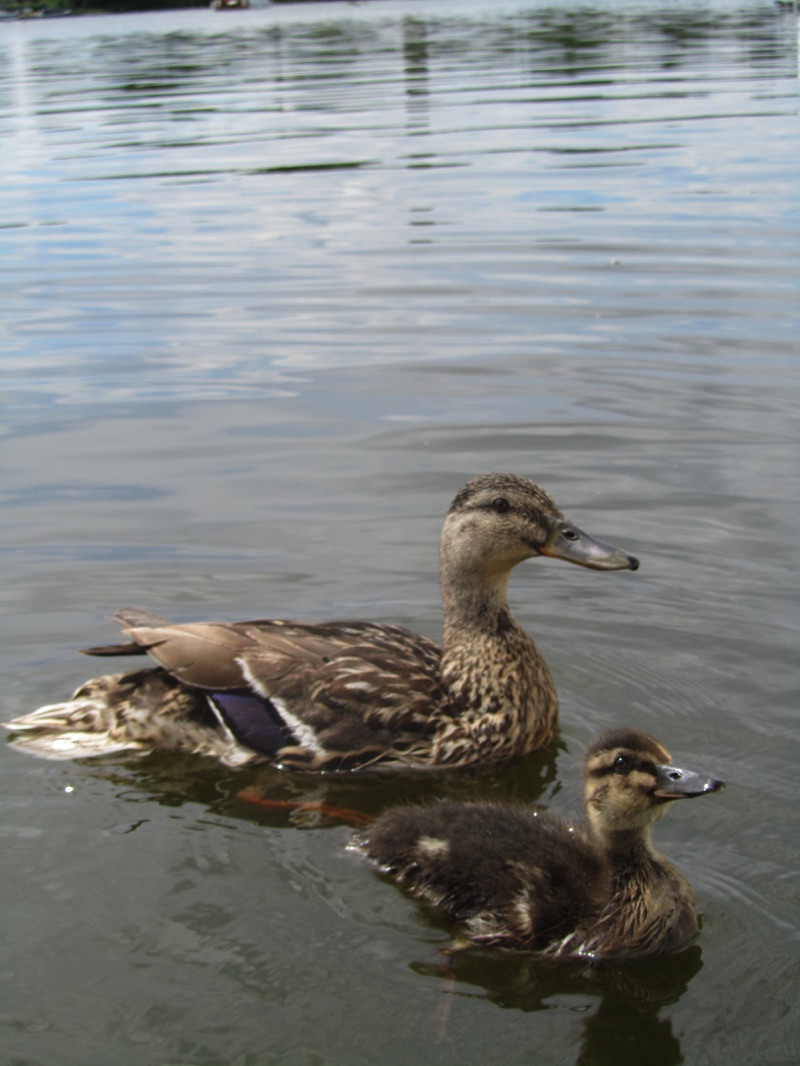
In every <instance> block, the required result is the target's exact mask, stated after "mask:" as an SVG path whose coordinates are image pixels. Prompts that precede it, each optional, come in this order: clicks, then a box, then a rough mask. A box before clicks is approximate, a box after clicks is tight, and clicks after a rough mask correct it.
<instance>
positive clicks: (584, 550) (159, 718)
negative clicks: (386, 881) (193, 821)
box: [8, 474, 639, 770]
mask: <svg viewBox="0 0 800 1066" xmlns="http://www.w3.org/2000/svg"><path fill="white" fill-rule="evenodd" d="M536 555H551V556H554V557H558V558H562V559H566V560H567V561H570V562H575V563H578V564H580V565H582V566H586V567H590V568H592V569H598V570H621V569H629V570H635V569H637V567H638V565H639V564H638V562H637V560H636V559H634V558H632V557H631V556H629V555H627V554H625V553H624V552H621V551H619V550H618V549H615V548H611V547H608V546H606V545H603V544H600V543H599V542H597V541H593V540H592V539H591V538H590V537H587V536H586V535H585V534H583V533H581V531H580V530H578V529H576V528H575V527H574V526H572V525H571V524H570V523H569V522H567V521H566V519H565V518H564V516H563V514H562V513H561V511H559V509H558V508H557V507H556V505H555V503H554V502H553V501H552V499H551V498H550V497H549V496H548V495H547V493H546V492H544V491H543V490H542V489H541V488H539V487H538V486H537V485H534V484H533V483H532V482H530V481H527V480H526V479H525V478H520V477H517V476H515V475H512V474H485V475H482V476H480V477H477V478H474V479H473V480H472V481H470V482H468V483H467V484H466V485H465V486H464V487H463V488H462V489H461V491H460V492H459V493H458V495H457V496H456V498H455V499H454V501H453V503H452V505H451V507H450V509H449V511H448V514H447V517H446V519H445V523H444V528H443V530H442V538H441V546H440V572H441V585H442V598H443V606H444V639H443V643H442V645H441V646H440V645H438V644H436V643H435V642H434V641H432V640H428V639H427V638H426V637H422V636H419V635H417V634H415V633H411V632H410V631H408V630H406V629H403V628H401V627H399V626H393V625H381V624H379V623H371V622H350V621H345V622H330V623H323V624H305V623H302V622H289V621H273V620H268V621H263V620H259V621H251V622H236V623H224V622H204V623H191V624H186V625H173V624H171V623H169V622H167V621H165V620H164V619H162V618H159V617H158V616H156V615H153V614H151V613H149V612H145V611H139V610H124V611H120V612H119V613H118V614H117V615H116V616H115V619H116V621H117V622H118V623H119V624H120V625H121V626H122V627H123V629H124V631H125V633H126V636H127V637H128V638H129V643H127V644H122V645H111V646H107V647H100V648H90V649H88V653H89V654H93V655H104V656H115V655H144V654H150V655H151V656H152V657H153V658H154V659H155V660H156V662H157V663H158V664H159V665H158V666H157V667H156V668H151V669H146V670H136V671H131V672H128V673H125V674H116V675H110V676H109V675H107V676H102V677H98V678H93V679H92V680H90V681H88V682H86V684H84V685H82V686H81V688H79V689H78V691H77V692H76V693H75V695H74V696H73V697H72V699H71V700H70V701H68V702H67V703H62V704H54V705H52V706H48V707H43V708H41V709H40V710H38V711H35V712H33V713H32V714H29V715H26V716H24V717H22V718H18V719H16V720H15V721H13V722H10V723H8V725H9V728H11V729H12V730H14V731H15V732H16V733H17V737H16V738H15V741H14V743H15V744H16V746H18V747H20V748H23V749H25V750H28V751H30V752H31V753H33V754H38V755H42V756H45V757H49V758H70V757H75V756H87V755H96V754H106V753H109V752H114V751H121V750H135V751H141V752H147V751H153V750H168V751H190V752H197V753H202V754H206V755H211V756H214V757H216V758H218V759H220V760H221V761H222V762H224V763H226V764H228V765H238V764H242V763H246V762H252V761H271V762H274V763H276V764H278V765H281V766H287V767H293V768H299V769H310V770H350V769H359V768H363V767H369V766H376V765H401V766H414V767H428V766H435V767H441V766H456V765H464V764H468V763H471V762H475V761H477V760H481V759H484V758H501V757H508V756H510V755H521V754H525V753H527V752H530V751H533V750H535V749H537V748H540V747H542V746H543V745H545V744H548V743H549V742H550V741H551V740H552V739H553V738H554V736H555V734H556V730H557V725H558V703H557V699H556V693H555V688H554V685H553V680H552V677H551V676H550V672H549V670H548V668H547V665H546V663H545V662H544V660H543V658H542V657H541V655H540V654H539V651H538V649H537V648H536V645H535V644H534V643H533V641H532V640H531V639H530V637H529V636H528V635H527V634H526V633H525V631H524V630H523V629H522V627H521V626H520V625H519V624H518V623H517V622H516V620H515V619H514V617H513V616H512V614H511V611H510V609H509V606H508V579H509V574H510V572H511V570H512V569H513V568H514V567H515V566H516V565H517V564H518V563H520V562H522V561H523V560H524V559H528V558H531V557H532V556H536Z"/></svg>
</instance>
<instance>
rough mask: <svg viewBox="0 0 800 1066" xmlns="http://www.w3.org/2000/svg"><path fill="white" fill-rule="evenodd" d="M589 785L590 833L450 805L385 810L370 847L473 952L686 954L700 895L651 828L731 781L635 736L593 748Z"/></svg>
mask: <svg viewBox="0 0 800 1066" xmlns="http://www.w3.org/2000/svg"><path fill="white" fill-rule="evenodd" d="M584 782H585V788H584V798H585V804H586V814H587V825H586V826H585V827H582V828H581V827H575V826H573V825H572V824H570V823H568V822H566V821H563V820H562V819H561V818H558V817H557V816H556V815H554V814H550V813H548V812H543V811H541V810H536V809H535V808H533V807H523V806H519V805H516V806H515V805H507V804H501V803H489V802H474V803H454V802H442V803H438V804H436V805H434V806H428V807H396V808H393V809H390V810H388V811H386V812H385V813H384V814H383V815H381V816H380V817H379V818H378V819H377V820H376V821H375V822H374V823H373V824H372V826H371V827H370V828H369V829H367V830H366V831H364V832H363V833H362V835H361V838H360V847H361V849H362V850H364V851H365V852H366V853H367V854H368V855H369V856H370V857H371V858H372V859H373V860H375V861H376V862H377V863H378V864H379V865H380V867H381V868H382V869H383V870H384V871H385V872H387V873H389V874H391V875H392V876H393V877H394V878H395V880H397V881H398V882H399V883H400V884H402V885H405V886H407V887H408V888H410V889H411V891H412V892H413V893H414V894H415V895H417V896H419V897H421V898H423V899H425V900H427V901H428V902H429V903H432V904H433V905H434V906H435V907H436V908H438V909H439V911H440V912H442V913H443V914H444V915H446V916H447V917H448V918H450V919H452V920H453V922H455V924H456V926H457V927H458V929H459V930H460V931H461V932H462V933H463V936H464V937H465V938H466V940H467V941H473V942H475V943H477V944H499V945H506V946H508V947H514V948H522V949H525V950H527V951H532V952H538V953H541V954H543V955H545V956H550V957H553V958H576V957H584V958H585V957H591V958H608V957H612V956H644V955H656V954H662V953H667V952H674V951H677V950H679V949H680V948H682V947H684V946H685V945H686V944H687V943H688V942H689V941H690V940H691V939H692V937H694V935H695V934H696V933H697V930H698V925H699V923H698V915H697V905H696V901H695V896H694V893H693V891H692V888H691V886H690V885H689V882H688V881H687V880H686V878H685V877H684V876H683V875H682V874H681V873H679V871H678V870H676V869H675V867H674V866H672V865H671V864H670V863H669V862H667V860H666V859H664V858H663V857H662V856H661V855H659V854H658V853H657V852H656V851H654V849H653V845H652V843H651V839H650V830H651V826H652V824H653V822H655V821H657V820H658V819H659V818H660V817H661V816H662V815H663V814H664V812H665V811H666V809H667V805H668V804H669V803H671V802H672V801H674V800H677V799H687V798H691V797H693V796H705V795H708V794H709V793H711V792H718V791H719V790H720V789H721V788H723V785H724V782H722V781H719V780H717V779H716V778H713V777H708V776H706V775H705V774H703V773H695V772H693V771H691V770H681V769H679V768H678V767H676V766H673V765H672V759H671V757H670V754H669V752H668V751H667V750H666V749H665V748H664V747H663V746H662V745H661V744H660V743H659V742H658V741H657V740H654V739H653V738H652V737H650V736H647V735H646V734H645V733H640V732H638V731H636V730H633V729H625V728H619V729H612V730H610V731H608V732H606V733H603V734H602V735H601V736H600V737H598V738H597V739H596V740H595V741H594V743H593V744H592V745H591V747H590V748H589V750H588V753H587V755H586V761H585V764H584Z"/></svg>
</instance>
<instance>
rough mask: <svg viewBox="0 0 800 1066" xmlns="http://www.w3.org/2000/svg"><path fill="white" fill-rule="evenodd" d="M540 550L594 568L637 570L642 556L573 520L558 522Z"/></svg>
mask: <svg viewBox="0 0 800 1066" xmlns="http://www.w3.org/2000/svg"><path fill="white" fill-rule="evenodd" d="M539 551H540V552H541V554H542V555H550V556H552V557H553V558H554V559H565V560H566V561H567V562H568V563H577V564H578V566H588V567H589V568H590V569H591V570H638V569H639V560H638V559H637V558H635V557H634V556H633V555H628V553H627V552H624V551H622V549H621V548H615V547H613V545H611V544H604V543H603V542H602V541H601V540H595V539H594V537H590V536H589V535H588V534H587V533H584V532H583V530H581V529H578V527H577V526H573V525H572V523H571V522H556V523H555V524H554V526H553V529H552V531H551V533H550V536H549V537H548V538H547V543H546V544H545V545H544V547H542V548H540V549H539Z"/></svg>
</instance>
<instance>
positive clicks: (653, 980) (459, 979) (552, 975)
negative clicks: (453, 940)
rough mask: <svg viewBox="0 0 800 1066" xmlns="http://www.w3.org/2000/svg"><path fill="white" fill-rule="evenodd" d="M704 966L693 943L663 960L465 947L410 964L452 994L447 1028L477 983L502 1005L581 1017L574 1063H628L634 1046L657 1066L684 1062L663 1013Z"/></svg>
mask: <svg viewBox="0 0 800 1066" xmlns="http://www.w3.org/2000/svg"><path fill="white" fill-rule="evenodd" d="M702 965H703V964H702V961H701V951H700V948H699V947H698V946H697V945H694V946H692V947H689V948H686V949H685V950H684V951H681V952H680V953H679V954H677V955H672V956H670V957H668V958H666V959H658V960H653V959H649V960H641V961H637V962H623V963H616V964H614V965H611V966H608V965H594V966H592V965H590V964H587V963H583V964H562V965H554V964H553V963H550V962H546V961H543V960H541V959H531V958H528V959H525V958H524V957H520V956H515V955H513V954H512V953H504V952H492V951H486V950H477V949H469V950H467V951H462V952H455V953H454V954H452V955H450V956H449V957H448V959H447V961H446V962H442V963H441V964H439V965H438V966H431V965H430V964H415V966H414V968H415V970H417V972H419V973H422V974H428V975H433V976H437V977H439V978H440V979H442V980H443V981H444V982H445V984H444V985H443V992H444V993H445V994H446V995H451V996H453V997H454V1001H453V1002H452V1003H449V1004H448V1003H445V1004H443V1009H442V1014H441V1017H442V1020H443V1025H444V1026H445V1028H447V1027H450V1026H454V1027H455V1026H457V1025H458V1017H459V1012H460V1010H463V1008H462V1007H460V1004H459V1002H458V1001H459V999H460V998H462V997H463V998H467V999H470V998H474V996H475V993H474V992H472V991H470V988H471V987H475V986H477V987H479V988H483V989H485V995H486V996H487V997H488V998H489V999H490V1000H491V1001H492V1002H493V1003H496V1004H497V1005H498V1006H500V1007H503V1008H505V1009H514V1010H522V1011H543V1010H559V1009H561V1010H568V1011H572V1012H574V1013H575V1014H577V1015H578V1016H582V1021H581V1027H582V1031H583V1035H582V1040H581V1049H580V1052H579V1054H578V1057H577V1058H576V1059H575V1063H576V1066H590V1064H591V1066H599V1064H600V1063H611V1062H618V1061H620V1060H622V1061H628V1058H629V1056H630V1053H631V1049H632V1048H636V1054H637V1055H639V1056H640V1058H642V1059H646V1060H647V1062H651V1063H653V1064H654V1066H674V1064H677V1063H680V1062H683V1061H684V1058H683V1054H682V1052H681V1047H680V1041H679V1040H678V1038H677V1037H676V1036H675V1034H674V1033H673V1031H672V1025H671V1022H670V1020H669V1019H668V1018H663V1017H660V1011H661V1010H662V1008H664V1007H666V1006H669V1005H670V1004H672V1003H676V1002H677V1001H678V1000H679V999H680V998H681V996H682V995H683V994H684V993H685V992H686V989H687V988H688V985H689V982H690V981H691V980H692V978H693V977H694V976H695V975H696V974H697V973H699V971H700V970H701V969H702ZM595 1001H599V1002H597V1004H596V1005H595Z"/></svg>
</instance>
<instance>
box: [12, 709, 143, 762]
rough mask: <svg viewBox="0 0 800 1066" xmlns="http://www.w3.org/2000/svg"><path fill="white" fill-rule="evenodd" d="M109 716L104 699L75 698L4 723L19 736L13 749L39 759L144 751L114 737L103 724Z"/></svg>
mask: <svg viewBox="0 0 800 1066" xmlns="http://www.w3.org/2000/svg"><path fill="white" fill-rule="evenodd" d="M107 713H108V707H107V705H106V704H105V702H104V701H103V700H100V699H92V698H83V699H73V700H70V701H68V702H67V703H51V704H48V706H46V707H40V708H39V709H38V711H32V712H31V713H30V714H24V715H22V716H21V717H19V718H14V719H13V720H12V721H10V722H3V723H2V724H3V726H4V727H5V728H6V729H10V730H11V731H12V732H13V733H15V734H17V735H16V736H14V737H13V738H12V739H11V746H12V747H14V748H17V749H18V750H19V751H25V752H27V753H28V754H29V755H38V757H39V758H40V759H82V758H91V757H94V756H96V755H111V754H113V753H115V752H120V751H137V750H141V745H139V744H137V742H136V741H135V740H133V739H132V738H131V739H129V738H121V737H112V736H111V733H110V731H109V729H108V727H106V726H105V725H104V717H105V715H106V714H107Z"/></svg>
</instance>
